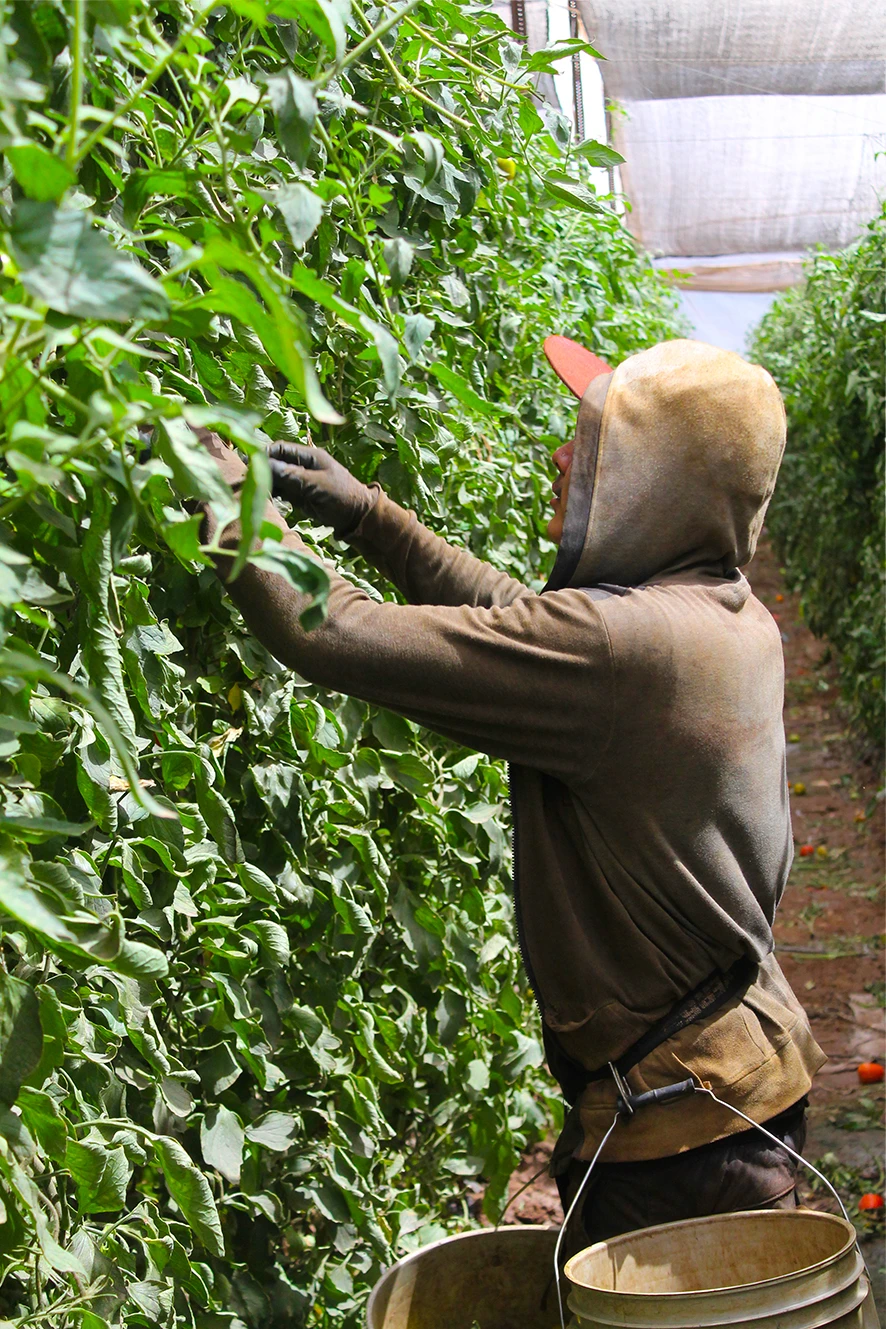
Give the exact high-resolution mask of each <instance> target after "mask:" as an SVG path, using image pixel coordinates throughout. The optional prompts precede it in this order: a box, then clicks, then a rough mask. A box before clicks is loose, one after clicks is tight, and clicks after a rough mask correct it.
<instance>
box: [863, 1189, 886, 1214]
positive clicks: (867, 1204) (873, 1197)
mask: <svg viewBox="0 0 886 1329" xmlns="http://www.w3.org/2000/svg"><path fill="white" fill-rule="evenodd" d="M883 1203H884V1201H883V1196H882V1195H878V1194H877V1192H876V1191H868V1193H867V1195H863V1196H862V1197H861V1199H860V1200H859V1202H858V1207H859V1209H867V1210H872V1209H873V1210H876V1209H882V1208H883Z"/></svg>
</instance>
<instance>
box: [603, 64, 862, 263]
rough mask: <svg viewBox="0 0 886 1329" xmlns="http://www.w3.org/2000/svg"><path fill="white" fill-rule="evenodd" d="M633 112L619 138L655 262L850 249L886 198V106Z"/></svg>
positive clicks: (842, 101) (846, 102)
mask: <svg viewBox="0 0 886 1329" xmlns="http://www.w3.org/2000/svg"><path fill="white" fill-rule="evenodd" d="M604 78H605V74H604ZM626 111H627V115H626V116H625V117H621V116H615V117H613V120H614V123H613V137H614V141H615V146H616V147H617V148H618V150H619V152H621V153H622V155H623V156H624V158H625V165H624V166H622V168H621V174H622V182H623V185H624V190H625V193H626V194H627V196H628V198H629V199H630V202H631V208H632V211H631V212H630V213H629V215H628V218H627V221H628V225H629V227H630V228H631V230H632V231H633V232H634V234H635V235H636V236H637V237H638V239H639V240H640V241H641V242H642V243H643V244H644V245H645V246H646V248H647V249H649V250H650V251H651V252H652V253H654V254H673V255H679V254H686V255H713V254H737V253H743V252H772V251H776V252H785V251H789V250H795V249H809V248H812V247H813V246H815V245H819V244H820V245H825V246H826V247H827V248H829V249H839V248H842V247H843V246H845V245H848V244H850V243H851V242H852V241H853V240H854V239H855V238H856V236H857V235H858V234H859V233H860V231H861V230H862V228H863V227H864V224H865V222H866V221H867V220H868V219H869V218H870V217H872V216H873V215H874V214H875V213H876V211H877V199H878V196H882V195H883V193H884V192H886V158H884V157H880V159H879V160H878V159H877V157H876V153H877V152H878V151H879V152H882V151H883V150H884V149H886V95H883V96H879V97H687V98H680V99H679V100H677V101H642V102H629V103H628V104H627V107H626Z"/></svg>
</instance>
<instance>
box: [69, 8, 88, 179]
mask: <svg viewBox="0 0 886 1329" xmlns="http://www.w3.org/2000/svg"><path fill="white" fill-rule="evenodd" d="M84 8H85V0H74V32H73V41H72V42H71V113H70V116H69V119H70V122H71V123H70V128H69V130H68V147H67V151H66V153H65V160H66V161H67V163H68V165H69V166H70V167H71V169H72V170H73V168H74V167H75V165H76V164H77V119H78V116H79V114H80V102H81V101H82V99H83V26H84V23H83V20H84V17H85V15H84Z"/></svg>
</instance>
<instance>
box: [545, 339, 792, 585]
mask: <svg viewBox="0 0 886 1329" xmlns="http://www.w3.org/2000/svg"><path fill="white" fill-rule="evenodd" d="M784 445H785V412H784V406H783V404H782V400H781V394H780V393H779V391H778V388H777V387H776V385H775V382H774V380H773V379H772V377H771V376H770V375H769V374H768V373H767V372H766V370H765V369H762V368H761V367H760V366H759V365H752V364H749V363H748V362H747V361H746V360H744V359H743V358H742V357H741V356H740V355H737V354H736V353H735V352H734V351H723V350H720V349H718V348H717V347H715V346H708V345H706V344H705V343H704V342H698V341H688V340H683V339H680V340H676V341H669V342H663V343H661V345H659V346H654V347H652V348H651V349H650V350H648V351H641V352H640V353H639V354H638V355H632V356H630V357H629V358H628V359H627V360H625V361H623V363H622V364H620V365H619V366H618V368H617V369H615V370H614V371H613V372H612V373H611V374H606V375H601V376H599V377H597V378H595V379H593V380H592V382H591V383H590V385H589V386H588V388H587V390H586V392H585V394H584V396H583V397H582V399H581V403H580V405H579V412H578V423H577V427H576V435H575V449H574V452H573V458H572V468H571V471H570V477H569V493H568V497H567V502H566V513H565V516H564V519H563V536H562V539H561V542H560V548H559V551H558V554H557V560H556V563H555V564H554V569H553V572H552V574H551V577H550V579H549V581H548V584H547V586H546V587H545V589H546V590H560V589H562V588H564V587H566V586H594V585H599V584H601V583H611V584H616V585H621V586H637V585H639V584H641V583H642V582H647V581H650V580H652V579H656V578H660V577H662V576H665V575H668V574H670V573H675V572H679V571H682V570H685V569H688V568H705V569H708V570H709V571H710V572H711V573H714V574H715V575H719V576H729V575H732V574H733V573H734V571H735V569H736V568H739V567H742V566H743V565H744V564H746V563H749V562H750V560H751V559H752V558H753V555H754V550H755V548H756V544H757V538H758V536H759V533H760V529H761V527H762V525H763V518H764V516H765V513H766V508H767V506H768V504H769V500H770V498H771V497H772V491H773V489H774V487H775V478H776V475H777V474H778V468H779V465H780V463H781V458H782V453H783V452H784Z"/></svg>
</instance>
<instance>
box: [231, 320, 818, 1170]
mask: <svg viewBox="0 0 886 1329" xmlns="http://www.w3.org/2000/svg"><path fill="white" fill-rule="evenodd" d="M784 439H785V417H784V409H783V406H782V402H781V398H780V395H779V393H778V389H777V388H776V386H775V384H774V382H773V380H772V379H771V378H770V376H769V375H768V374H767V373H766V372H765V371H764V370H763V369H761V368H759V367H757V366H753V365H750V364H748V363H747V362H746V361H744V360H743V359H742V358H741V357H740V356H738V355H735V354H733V353H732V352H727V351H720V350H717V349H715V348H713V347H710V346H706V345H703V344H702V343H699V342H693V341H685V340H678V341H671V342H666V343H663V344H662V345H660V346H657V347H654V348H653V349H652V350H648V351H644V352H642V353H640V354H639V355H635V356H632V357H631V358H629V359H628V360H626V361H625V362H624V363H623V364H621V365H620V366H619V367H618V368H617V369H616V370H615V371H614V372H613V373H612V374H610V375H606V376H603V377H601V378H598V379H595V380H594V381H593V382H592V383H591V385H590V387H589V388H588V390H587V392H586V393H585V395H584V397H583V399H582V401H581V403H580V406H579V413H578V423H577V430H576V438H575V450H574V454H573V460H572V467H571V471H570V484H569V492H568V500H567V507H566V513H565V516H564V528H563V538H562V540H561V544H560V550H559V553H558V557H557V560H556V563H555V566H554V570H553V573H552V576H551V579H550V581H549V582H548V585H547V587H545V590H544V591H543V592H542V593H541V594H536V593H534V592H532V591H531V590H530V589H529V588H527V587H526V586H524V585H522V584H521V583H520V582H518V581H516V580H514V579H513V578H510V577H508V576H507V575H505V574H503V573H501V572H499V571H497V570H496V569H494V568H492V567H491V566H490V565H489V564H486V563H483V562H481V561H480V560H478V559H476V558H474V557H473V556H472V555H471V554H469V553H467V552H466V551H465V550H460V549H457V548H454V547H453V546H451V545H449V544H448V543H447V542H446V541H444V540H442V539H440V538H439V537H438V536H435V535H433V534H432V533H431V532H430V531H429V530H427V529H426V528H425V527H423V526H422V525H421V524H420V523H419V522H418V521H417V519H416V517H415V516H414V514H412V513H410V512H406V511H404V510H403V509H402V508H400V507H398V506H397V505H396V504H395V503H393V502H392V501H391V500H390V499H388V498H387V497H386V496H385V495H384V494H383V493H382V492H381V491H378V493H377V498H376V501H375V504H374V506H373V508H372V509H371V511H370V512H369V513H368V514H367V516H366V517H365V518H364V519H363V521H362V522H361V524H360V526H359V527H358V528H357V530H356V531H355V532H354V533H353V535H352V536H351V537H350V539H351V542H352V544H353V545H354V546H355V547H356V548H358V549H359V550H360V552H361V553H363V554H364V556H366V557H367V558H368V559H369V560H370V561H371V562H373V563H374V564H375V565H376V566H377V567H378V568H379V569H380V570H381V571H383V572H384V573H385V574H386V575H387V576H388V577H389V578H390V579H391V580H392V581H393V583H394V584H395V586H396V587H397V588H398V589H399V590H400V592H401V593H402V595H403V596H404V597H405V599H406V601H407V603H406V604H393V603H381V604H380V603H378V602H376V601H374V600H372V599H371V598H370V597H369V596H367V595H366V594H365V593H364V592H362V591H361V590H359V589H358V588H356V587H355V586H353V585H352V584H351V583H349V582H348V581H347V580H345V579H344V578H342V577H340V576H338V575H337V574H336V573H335V572H334V571H331V570H330V577H331V587H330V594H329V602H328V616H327V619H326V621H325V622H324V623H323V625H322V626H321V627H319V628H316V629H315V630H313V631H311V632H310V633H306V632H305V631H304V630H303V629H302V628H301V626H300V624H299V615H300V613H301V611H302V610H303V609H304V608H305V605H306V598H305V597H304V596H301V595H299V594H298V593H296V592H295V591H294V590H292V588H291V587H289V585H288V584H287V583H285V582H284V581H283V580H282V579H281V578H279V577H277V576H275V575H273V574H269V573H265V572H262V571H261V570H259V569H256V568H254V567H251V566H247V568H246V569H245V570H244V572H243V573H242V574H241V576H240V578H239V579H238V580H237V581H236V582H235V583H234V584H233V585H232V586H231V587H230V588H229V589H230V591H231V594H232V595H233V597H234V599H235V600H236V601H237V603H238V604H239V606H240V608H241V610H242V612H243V614H244V617H245V618H246V621H247V623H248V624H249V625H250V627H251V628H252V629H253V631H254V632H255V633H256V635H257V636H258V637H259V638H260V640H261V641H262V642H263V643H264V644H265V645H266V646H267V647H268V648H269V649H270V650H271V651H272V652H273V654H274V655H276V656H277V658H278V659H279V660H280V661H281V662H282V663H284V664H287V665H290V666H291V667H293V668H295V669H297V670H298V672H299V673H300V674H301V675H302V676H303V677H305V678H307V679H309V680H310V681H312V682H314V683H317V684H320V685H322V686H325V687H328V688H331V689H334V690H335V691H337V692H344V693H350V694H352V695H354V696H357V697H360V698H362V699H364V700H366V701H369V702H375V703H378V704H380V705H383V706H385V707H388V708H389V709H391V710H394V711H397V712H399V713H400V714H402V715H405V716H407V717H408V718H410V719H412V720H415V721H418V722H419V723H420V724H422V725H425V726H427V727H428V728H430V729H433V730H435V731H436V732H438V733H440V734H443V735H445V736H447V737H450V738H452V739H455V740H456V741H457V742H458V743H460V744H464V745H468V746H472V747H474V748H477V749H479V750H481V751H484V752H487V753H489V754H491V755H492V756H495V757H503V758H505V759H507V760H508V761H509V762H510V763H511V773H510V778H511V799H512V807H513V816H514V827H515V865H514V887H515V910H516V919H517V927H518V934H519V938H520V944H521V950H522V953H523V957H524V961H525V964H526V968H527V972H528V976H529V980H530V982H531V984H532V987H533V990H534V992H535V995H536V998H537V1000H538V1004H539V1008H540V1010H541V1014H542V1018H543V1021H544V1026H545V1033H546V1042H547V1044H548V1047H549V1059H550V1061H551V1066H552V1070H553V1071H554V1073H555V1074H557V1073H558V1069H559V1068H558V1064H557V1063H558V1058H559V1057H560V1056H561V1055H562V1054H563V1053H565V1054H566V1055H567V1056H568V1058H569V1059H570V1061H571V1062H572V1063H573V1064H575V1063H577V1064H579V1065H581V1066H583V1067H585V1068H587V1069H588V1070H594V1069H597V1068H599V1067H601V1066H605V1064H606V1063H607V1062H608V1061H610V1060H615V1059H616V1058H617V1057H619V1056H620V1055H621V1054H622V1053H623V1052H624V1051H626V1049H627V1048H629V1047H630V1046H631V1045H632V1044H633V1043H634V1042H635V1041H636V1040H637V1039H638V1038H639V1037H640V1036H641V1035H642V1034H644V1033H645V1032H646V1031H647V1030H648V1029H649V1028H650V1027H651V1026H652V1025H653V1024H654V1023H655V1022H656V1021H657V1020H659V1019H660V1018H661V1017H662V1016H664V1015H665V1014H666V1013H667V1012H668V1011H669V1010H670V1009H671V1008H672V1007H673V1006H674V1005H675V1004H676V1003H677V1002H678V1001H680V1000H681V999H682V998H683V997H685V996H686V995H687V994H688V993H689V992H691V991H692V990H693V989H694V988H695V987H697V986H698V985H699V984H700V983H701V982H702V981H703V980H705V979H707V978H708V977H710V976H711V974H712V973H714V972H716V971H718V970H719V971H724V972H725V971H726V970H728V969H729V968H730V967H731V966H732V965H733V964H734V963H735V962H736V961H737V960H739V959H740V958H742V957H748V958H750V959H751V960H753V961H754V962H756V963H757V964H758V965H759V969H758V971H757V977H756V979H755V981H754V982H753V983H752V984H751V986H750V987H749V988H748V990H747V991H746V992H745V993H744V995H743V996H741V997H736V998H734V999H733V1000H732V1001H730V1002H727V1003H726V1004H725V1005H724V1006H723V1007H721V1008H720V1009H719V1010H718V1011H716V1012H715V1013H714V1014H712V1015H710V1016H708V1017H707V1018H706V1019H704V1020H701V1021H699V1022H698V1023H697V1024H693V1025H691V1026H689V1027H688V1028H687V1029H684V1030H682V1031H681V1032H680V1033H678V1034H676V1035H674V1036H673V1037H672V1038H671V1039H670V1040H668V1041H667V1042H666V1043H664V1044H663V1045H661V1047H659V1048H658V1049H656V1050H655V1051H654V1052H653V1053H651V1054H650V1055H649V1056H648V1057H647V1058H645V1059H644V1060H643V1061H642V1062H640V1064H639V1065H638V1066H637V1067H636V1068H635V1069H634V1070H633V1071H631V1072H630V1073H629V1076H628V1080H629V1083H630V1085H631V1087H632V1088H633V1089H634V1090H635V1091H636V1092H642V1091H643V1090H645V1089H647V1088H655V1087H659V1086H661V1085H664V1084H669V1083H673V1082H674V1081H676V1080H681V1079H685V1078H686V1075H687V1071H688V1072H691V1073H692V1074H694V1075H696V1076H697V1077H698V1078H699V1079H700V1080H701V1081H703V1082H705V1083H707V1084H709V1085H710V1087H712V1088H713V1089H714V1090H715V1092H716V1093H717V1094H718V1095H719V1096H720V1097H723V1098H725V1099H726V1100H727V1101H729V1102H731V1103H733V1104H734V1105H735V1106H736V1107H738V1108H740V1109H741V1110H742V1111H744V1112H746V1113H747V1114H748V1115H749V1116H751V1117H752V1118H753V1119H754V1120H756V1121H761V1122H762V1121H765V1120H767V1119H768V1118H770V1117H772V1116H774V1115H776V1114H777V1113H779V1112H781V1111H783V1110H784V1109H786V1108H788V1107H789V1106H791V1105H792V1104H793V1103H795V1102H796V1101H797V1100H798V1099H799V1098H801V1097H802V1096H803V1094H805V1093H806V1091H807V1090H808V1088H809V1086H810V1084H811V1079H812V1075H813V1074H814V1072H815V1070H816V1069H817V1068H818V1067H819V1066H820V1065H821V1064H822V1062H823V1061H824V1056H823V1054H822V1053H821V1051H820V1049H819V1048H818V1047H817V1045H816V1044H815V1042H814V1040H813V1038H812V1035H811V1032H810V1030H809V1025H808V1022H807V1020H806V1017H805V1015H804V1013H803V1011H802V1008H801V1007H800V1005H799V1003H798V1002H797V1000H796V998H795V997H794V995H793V993H792V992H791V989H790V987H789V985H788V984H787V982H786V980H785V978H784V976H783V975H782V973H781V970H780V968H779V966H778V964H777V962H776V960H775V958H774V955H773V937H772V923H773V919H774V915H775V909H776V906H777V904H778V901H779V899H780V897H781V894H782V891H783V889H784V885H785V881H786V879H787V874H788V871H789V868H790V864H791V857H792V836H791V826H790V815H789V806H788V796H787V782H786V774H785V750H784V730H783V724H782V702H783V682H784V679H783V660H782V651H781V639H780V634H779V631H778V628H777V627H776V625H775V623H774V621H773V619H772V617H771V616H770V614H769V613H768V611H767V610H766V609H765V608H764V607H763V605H762V604H761V603H760V602H759V601H758V600H757V599H755V597H754V596H753V594H752V592H751V588H750V586H749V585H748V582H747V581H746V579H745V578H744V576H743V575H742V573H741V572H740V571H739V568H740V567H742V566H743V565H745V564H746V563H748V562H749V561H750V559H751V558H752V557H753V553H754V548H755V546H756V541H757V537H758V534H759V531H760V528H761V525H762V522H763V517H764V514H765V510H766V506H767V504H768V502H769V498H770V496H771V494H772V490H773V486H774V483H775V477H776V473H777V471H778V466H779V463H780V460H781V455H782V451H783V448H784ZM268 517H269V519H271V520H276V522H277V523H278V524H280V525H282V524H283V523H282V519H281V518H280V517H279V515H277V514H276V512H275V511H274V512H273V515H272V510H271V509H269V513H268ZM237 537H238V532H237V530H236V529H235V528H232V529H230V530H229V531H228V532H227V533H226V535H225V536H224V538H223V540H222V544H223V545H231V546H233V545H235V544H236V541H237ZM284 540H285V542H286V543H287V544H289V545H293V546H295V547H303V546H301V541H300V540H299V538H298V536H297V535H296V534H295V533H294V532H291V531H288V533H287V534H286V535H285V536H284ZM615 1100H616V1090H615V1085H614V1083H612V1082H611V1081H610V1080H609V1079H608V1078H606V1079H603V1080H600V1081H595V1082H593V1083H591V1084H589V1085H588V1087H587V1088H586V1089H585V1090H584V1091H583V1093H582V1094H581V1096H580V1098H579V1099H578V1101H577V1102H576V1103H575V1105H574V1108H573V1111H572V1114H571V1118H570V1122H569V1130H568V1131H567V1132H566V1133H565V1134H564V1147H565V1149H566V1152H567V1153H568V1154H572V1153H574V1155H575V1156H577V1157H582V1158H588V1157H590V1156H591V1155H592V1152H593V1150H594V1148H595V1147H596V1144H597V1142H598V1141H599V1139H600V1137H601V1135H602V1132H603V1130H605V1128H606V1127H607V1126H608V1125H609V1123H610V1121H611V1119H612V1113H613V1110H614V1104H615ZM743 1129H746V1123H744V1122H743V1121H741V1119H739V1118H736V1117H734V1116H733V1115H732V1114H730V1113H728V1112H727V1111H725V1110H724V1109H722V1108H720V1107H718V1106H717V1105H716V1104H714V1103H713V1102H712V1101H711V1100H710V1099H708V1098H707V1097H706V1096H698V1097H697V1098H690V1099H688V1100H683V1101H681V1102H680V1103H677V1104H672V1105H664V1106H654V1107H650V1108H646V1109H644V1110H643V1111H642V1112H638V1113H637V1114H635V1116H634V1118H633V1119H632V1120H631V1122H630V1123H628V1124H625V1125H624V1126H623V1127H620V1128H619V1130H617V1131H616V1132H615V1134H614V1135H613V1136H612V1138H611V1140H610V1143H609V1145H608V1146H607V1154H606V1157H607V1158H608V1159H611V1160H639V1159H644V1158H645V1159H649V1158H659V1157H664V1156H668V1155H671V1154H675V1153H679V1152H681V1151H682V1150H685V1149H689V1148H693V1147H696V1146H698V1145H700V1144H704V1143H707V1142H708V1141H711V1140H715V1139H718V1138H721V1137H722V1136H725V1135H728V1134H731V1133H733V1132H735V1131H738V1130H743Z"/></svg>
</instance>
